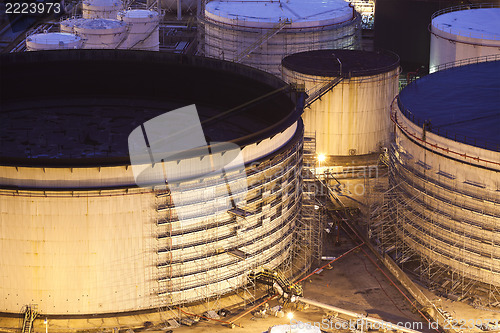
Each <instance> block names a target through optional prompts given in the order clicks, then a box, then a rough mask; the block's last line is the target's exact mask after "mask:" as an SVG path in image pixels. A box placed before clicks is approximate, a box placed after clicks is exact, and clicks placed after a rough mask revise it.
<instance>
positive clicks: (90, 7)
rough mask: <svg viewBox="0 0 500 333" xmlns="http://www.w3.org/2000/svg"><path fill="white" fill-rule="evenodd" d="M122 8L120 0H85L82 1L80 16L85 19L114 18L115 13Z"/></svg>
mask: <svg viewBox="0 0 500 333" xmlns="http://www.w3.org/2000/svg"><path fill="white" fill-rule="evenodd" d="M122 9H123V3H122V1H121V0H85V1H83V2H82V16H83V18H86V19H92V18H107V19H116V15H117V14H118V12H119V11H120V10H122Z"/></svg>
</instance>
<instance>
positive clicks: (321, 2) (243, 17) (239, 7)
mask: <svg viewBox="0 0 500 333" xmlns="http://www.w3.org/2000/svg"><path fill="white" fill-rule="evenodd" d="M205 12H206V13H207V16H208V17H209V18H212V19H216V20H220V21H221V22H225V21H226V20H238V21H239V22H238V23H240V24H242V25H256V26H258V25H259V23H273V24H275V23H278V22H279V21H280V20H282V19H288V20H289V21H291V23H292V24H294V25H304V24H306V25H312V26H315V25H321V24H336V23H340V22H345V21H348V20H350V19H352V17H353V9H352V8H351V7H349V3H348V2H346V1H344V0H308V1H304V0H288V1H286V2H285V1H253V0H240V1H225V0H214V1H210V2H208V3H207V4H206V7H205ZM240 21H241V22H240ZM245 22H246V24H245Z"/></svg>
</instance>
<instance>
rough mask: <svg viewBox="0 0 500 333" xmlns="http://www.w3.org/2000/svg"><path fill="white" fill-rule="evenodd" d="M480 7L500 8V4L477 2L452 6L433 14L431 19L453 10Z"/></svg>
mask: <svg viewBox="0 0 500 333" xmlns="http://www.w3.org/2000/svg"><path fill="white" fill-rule="evenodd" d="M478 8H500V4H497V3H476V4H469V5H458V6H451V7H447V8H443V9H440V10H438V11H437V12H435V13H434V14H432V16H431V21H432V20H433V19H434V18H435V17H437V16H439V15H442V14H445V13H451V12H458V11H461V10H468V9H478Z"/></svg>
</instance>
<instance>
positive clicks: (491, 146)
mask: <svg viewBox="0 0 500 333" xmlns="http://www.w3.org/2000/svg"><path fill="white" fill-rule="evenodd" d="M396 101H397V105H398V108H399V111H400V112H401V113H402V114H403V115H404V116H405V117H406V118H407V119H408V120H410V121H411V122H412V123H414V124H415V125H417V126H419V127H421V128H424V127H425V131H426V132H427V133H434V134H437V135H439V136H441V137H444V138H446V139H449V140H453V141H455V142H460V143H464V144H467V145H472V146H475V147H478V148H484V149H488V150H493V151H496V152H500V145H499V144H498V143H495V142H488V141H485V140H477V139H476V138H474V137H470V136H469V137H467V136H466V135H463V134H459V133H455V132H451V131H448V130H442V129H441V130H440V129H439V127H436V128H433V127H432V124H431V123H430V122H429V121H428V120H422V119H421V118H419V117H416V116H415V114H414V113H412V112H411V111H410V110H408V109H407V108H405V107H404V105H403V104H402V103H401V101H400V99H399V96H398V97H396ZM392 111H393V115H392V118H394V119H393V121H394V122H396V124H397V125H399V124H398V123H397V117H396V115H395V112H394V110H392ZM495 164H499V165H500V163H495Z"/></svg>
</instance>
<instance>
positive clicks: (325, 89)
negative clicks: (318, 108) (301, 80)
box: [304, 76, 344, 109]
mask: <svg viewBox="0 0 500 333" xmlns="http://www.w3.org/2000/svg"><path fill="white" fill-rule="evenodd" d="M343 79H344V78H343V77H342V76H339V77H336V78H335V79H333V80H332V81H328V82H327V83H325V84H324V85H322V86H321V87H320V88H319V89H317V90H315V91H313V92H312V93H311V94H309V93H308V95H309V97H308V98H307V99H306V102H305V105H304V109H305V108H308V107H309V106H311V104H312V103H314V102H315V101H316V100H317V99H319V98H321V97H322V96H323V95H324V94H326V93H327V92H329V91H330V90H332V89H333V88H335V86H336V85H337V84H339V83H340V82H342V80H343Z"/></svg>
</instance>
